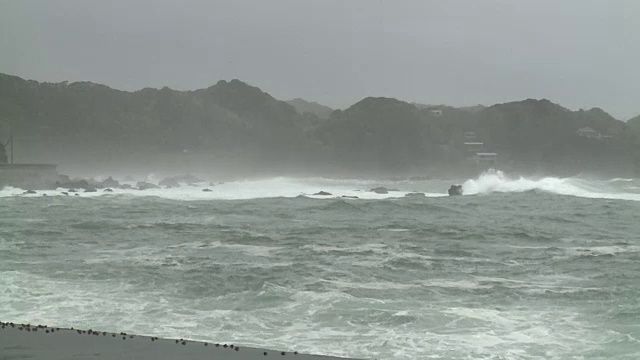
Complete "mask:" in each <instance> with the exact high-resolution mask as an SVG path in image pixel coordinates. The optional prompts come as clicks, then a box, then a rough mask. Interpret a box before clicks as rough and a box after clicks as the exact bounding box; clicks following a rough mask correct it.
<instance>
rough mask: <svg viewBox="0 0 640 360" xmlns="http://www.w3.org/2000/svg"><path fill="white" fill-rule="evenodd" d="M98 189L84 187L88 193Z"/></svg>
mask: <svg viewBox="0 0 640 360" xmlns="http://www.w3.org/2000/svg"><path fill="white" fill-rule="evenodd" d="M96 191H98V190H96V188H92V187H89V188H86V189H84V192H86V193H89V192H96Z"/></svg>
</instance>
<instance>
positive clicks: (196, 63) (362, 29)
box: [0, 0, 640, 119]
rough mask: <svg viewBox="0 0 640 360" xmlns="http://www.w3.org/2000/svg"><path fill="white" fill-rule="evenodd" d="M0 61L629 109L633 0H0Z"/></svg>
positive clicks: (636, 73) (273, 89)
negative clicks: (538, 100)
mask: <svg viewBox="0 0 640 360" xmlns="http://www.w3.org/2000/svg"><path fill="white" fill-rule="evenodd" d="M0 72H4V73H10V74H14V75H18V76H21V77H24V78H29V79H34V80H38V81H56V82H57V81H64V80H70V81H78V80H88V81H93V82H97V83H103V84H107V85H109V86H112V87H115V88H119V89H126V90H137V89H140V88H143V87H161V86H165V85H166V86H169V87H171V88H175V89H196V88H201V87H207V86H210V85H212V84H214V83H215V82H217V81H218V80H220V79H227V80H230V79H233V78H238V79H240V80H243V81H246V82H248V83H250V84H252V85H255V86H259V87H260V88H262V89H263V90H264V91H267V92H269V93H270V94H272V95H274V96H275V97H277V98H279V99H289V98H293V97H303V98H305V99H309V100H314V101H318V102H320V103H324V104H327V105H329V106H333V107H345V106H348V105H350V104H352V103H354V102H356V101H358V100H360V99H362V98H363V97H365V96H390V97H396V98H399V99H402V100H405V101H417V102H421V103H428V104H439V103H445V104H449V105H473V104H479V103H481V104H486V105H491V104H494V103H498V102H507V101H513V100H521V99H525V98H547V99H549V100H552V101H554V102H557V103H560V104H562V105H564V106H566V107H569V108H571V109H577V108H580V107H584V108H589V107H594V106H599V107H602V108H603V109H605V110H606V111H608V112H610V113H611V114H612V115H614V116H616V117H618V118H621V119H627V118H629V117H631V116H634V115H637V114H638V113H640V1H638V0H628V1H624V0H600V1H591V0H528V1H516V0H513V1H508V0H502V1H499V0H486V1H480V0H467V1H463V0H460V1H456V0H451V1H445V0H440V1H432V0H394V1H377V0H367V1H364V0H359V1H356V0H353V1H347V0H343V1H339V0H308V1H304V0H229V1H217V0H208V1H205V0H202V1H177V0H176V1H166V0H138V1H135V0H126V1H125V0H109V1H106V0H98V1H90V0H60V1H52V0H41V1H34V0H0Z"/></svg>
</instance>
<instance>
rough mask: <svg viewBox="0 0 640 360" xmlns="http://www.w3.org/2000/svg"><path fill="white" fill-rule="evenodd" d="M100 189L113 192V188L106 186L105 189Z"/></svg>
mask: <svg viewBox="0 0 640 360" xmlns="http://www.w3.org/2000/svg"><path fill="white" fill-rule="evenodd" d="M102 191H104V192H113V189H112V188H106V189H104V190H102Z"/></svg>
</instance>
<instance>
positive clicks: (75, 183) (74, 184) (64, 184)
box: [55, 179, 94, 189]
mask: <svg viewBox="0 0 640 360" xmlns="http://www.w3.org/2000/svg"><path fill="white" fill-rule="evenodd" d="M55 185H56V187H61V188H69V189H73V188H75V189H78V188H80V189H87V188H94V186H92V185H90V184H89V182H88V181H87V180H85V179H79V180H69V181H56V184H55Z"/></svg>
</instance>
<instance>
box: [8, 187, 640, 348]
mask: <svg viewBox="0 0 640 360" xmlns="http://www.w3.org/2000/svg"><path fill="white" fill-rule="evenodd" d="M294 183H295V184H298V185H296V186H298V187H299V188H298V187H296V186H294V185H292V184H294ZM256 184H262V185H260V187H259V188H258V189H256V188H255V187H256ZM370 184H371V183H362V182H351V183H340V182H336V181H334V182H332V181H329V180H326V181H324V180H323V181H319V180H318V181H315V182H314V181H306V182H302V181H299V182H296V181H294V180H286V181H285V180H282V179H280V180H269V181H264V182H262V183H260V182H257V183H241V184H230V185H228V186H227V187H226V188H225V187H224V186H221V187H220V189H221V190H219V192H218V193H215V192H212V193H213V195H210V194H212V193H203V192H202V191H201V189H200V188H197V187H185V188H182V189H177V190H176V189H174V190H172V191H173V192H170V191H169V190H166V191H164V190H158V191H157V192H147V193H144V194H140V193H137V194H134V193H133V192H131V193H116V194H110V195H105V194H97V195H96V194H82V195H81V196H77V197H73V196H72V197H65V196H53V195H56V194H55V192H50V193H49V196H47V197H42V196H40V194H38V195H37V196H29V197H25V196H15V195H16V194H19V193H20V192H19V191H18V189H5V190H3V191H2V192H0V195H2V196H0V320H3V321H16V322H31V323H47V324H50V325H57V326H61V327H62V326H67V327H72V326H73V327H76V328H82V327H86V328H93V329H99V330H104V331H117V332H120V331H125V332H130V333H140V334H148V335H157V336H168V337H181V338H190V339H195V340H210V341H215V342H232V343H234V344H240V345H245V346H250V345H257V346H264V347H269V348H278V349H290V350H291V351H293V350H297V351H301V352H311V353H320V354H331V355H342V356H352V357H361V358H377V359H428V358H436V359H437V358H442V359H549V358H554V359H574V358H575V359H582V358H585V359H638V358H640V222H639V221H638V214H640V201H637V200H639V199H640V195H639V194H638V191H637V189H638V188H639V186H640V181H638V180H633V179H612V180H609V181H598V182H596V181H586V180H580V179H554V178H544V179H507V178H505V177H504V176H485V177H484V178H482V177H481V178H479V179H475V180H470V181H467V182H466V183H465V188H466V189H467V190H468V192H470V193H472V195H469V196H462V197H438V196H437V195H438V194H441V193H442V192H443V191H444V190H446V184H445V183H439V182H429V181H423V182H415V183H414V182H398V183H385V184H384V185H387V186H395V187H397V188H399V189H398V192H397V193H394V192H392V193H391V194H390V195H389V196H377V195H370V196H365V195H366V194H367V193H366V191H365V190H366V188H367V187H368V186H369V185H370ZM279 186H280V187H281V188H282V191H281V193H280V195H281V196H275V195H278V194H279V193H278V191H276V190H277V189H278V187H279ZM358 187H360V188H358ZM314 188H315V189H317V190H323V189H327V188H328V189H330V190H331V191H334V192H339V191H341V190H340V189H342V190H344V191H345V193H348V194H353V193H357V194H361V195H362V196H361V198H360V199H340V198H330V199H318V198H312V197H307V196H293V195H294V194H293V193H295V192H300V191H301V189H302V190H304V189H308V190H311V189H314ZM243 189H244V190H243ZM554 189H555V190H554ZM409 190H419V191H425V192H426V193H427V194H428V195H430V196H428V197H404V196H403V195H404V194H403V193H402V191H409ZM261 191H262V192H263V193H264V196H262V197H261V196H256V193H260V192H261ZM289 193H291V194H289ZM189 194H191V195H189ZM224 194H226V195H227V196H223V195H224ZM394 194H395V195H397V196H393V195H394ZM85 195H86V196H85ZM90 195H91V196H90ZM285 195H286V196H285ZM288 195H292V196H288ZM207 196H211V197H212V198H206V197H207Z"/></svg>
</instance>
